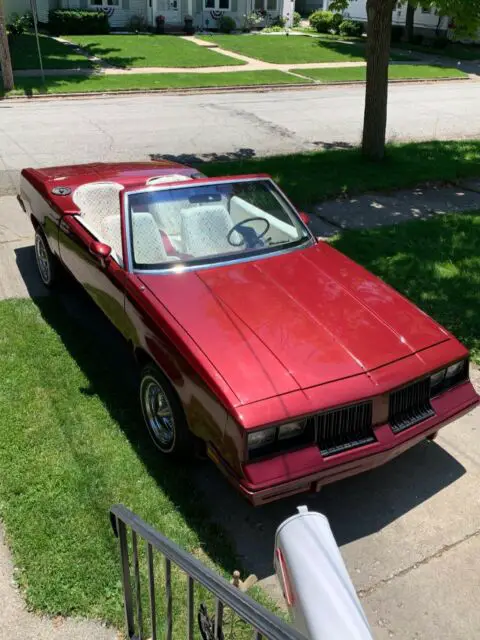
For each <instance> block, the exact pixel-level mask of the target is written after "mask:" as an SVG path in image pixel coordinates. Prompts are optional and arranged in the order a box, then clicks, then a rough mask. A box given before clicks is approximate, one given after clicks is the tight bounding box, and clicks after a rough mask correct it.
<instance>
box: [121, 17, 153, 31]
mask: <svg viewBox="0 0 480 640" xmlns="http://www.w3.org/2000/svg"><path fill="white" fill-rule="evenodd" d="M126 27H127V31H132V32H133V33H135V32H136V31H148V30H149V25H148V22H147V21H146V20H145V18H144V17H143V16H132V17H131V18H130V20H129V21H128V22H127V25H126Z"/></svg>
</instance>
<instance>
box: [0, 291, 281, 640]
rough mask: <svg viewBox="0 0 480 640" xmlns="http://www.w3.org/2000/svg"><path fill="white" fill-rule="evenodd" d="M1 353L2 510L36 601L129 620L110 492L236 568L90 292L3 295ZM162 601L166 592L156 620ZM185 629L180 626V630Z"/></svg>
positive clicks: (179, 582)
mask: <svg viewBox="0 0 480 640" xmlns="http://www.w3.org/2000/svg"><path fill="white" fill-rule="evenodd" d="M72 286H73V285H72ZM84 298H85V300H84ZM0 360H1V362H2V384H1V386H0V416H1V418H0V468H1V469H2V481H1V482H0V517H1V519H2V520H3V523H4V526H5V530H6V534H7V538H8V542H9V544H10V547H11V549H12V552H13V556H14V561H15V565H16V567H17V572H16V579H17V580H18V582H19V584H20V586H21V588H22V589H23V590H24V593H25V596H26V600H27V604H28V605H29V607H31V608H33V609H35V610H38V611H41V612H43V613H46V614H50V615H79V616H86V617H90V618H100V619H103V620H105V621H107V622H110V623H113V624H116V625H119V626H121V625H122V621H123V612H122V598H121V585H120V581H119V578H120V570H119V558H118V547H117V542H116V540H115V538H114V536H113V534H112V531H111V528H110V523H109V517H108V511H109V508H110V506H111V505H112V504H115V503H123V504H125V505H126V506H127V507H129V508H130V509H132V510H134V511H135V512H136V513H138V515H139V516H140V517H142V518H144V519H145V520H147V522H149V523H151V524H152V525H153V526H155V527H157V528H158V529H159V530H160V531H162V532H163V533H164V534H166V535H167V536H169V537H170V538H171V539H173V540H174V541H176V542H177V543H178V544H179V545H180V546H181V547H183V548H185V549H187V550H189V551H191V552H192V553H194V554H195V555H196V556H197V557H199V558H201V559H202V560H204V561H206V562H207V563H208V564H209V565H210V566H212V567H214V568H216V569H217V570H219V571H220V572H222V573H228V574H230V575H231V572H232V571H233V569H235V568H237V567H236V564H237V563H236V560H235V555H234V553H233V551H232V549H231V547H230V545H229V542H228V540H226V538H225V536H224V534H223V532H222V531H221V530H220V529H219V528H217V527H216V526H214V525H213V524H211V522H210V520H209V512H208V509H207V508H206V504H205V498H204V496H203V495H200V494H199V492H198V491H197V490H196V487H195V483H194V482H192V476H193V468H192V464H193V463H192V464H190V465H179V464H178V463H177V464H174V463H173V462H171V461H167V460H166V459H164V458H162V457H161V456H159V455H158V454H157V453H155V451H154V448H153V446H152V445H151V442H150V440H149V438H148V436H147V435H146V433H145V430H144V428H143V425H142V419H141V416H140V411H139V407H138V403H137V392H136V380H135V377H134V375H133V374H132V371H134V370H135V369H134V364H133V362H132V361H130V359H129V355H128V354H127V351H126V348H125V346H124V343H123V341H122V340H121V339H120V337H119V336H118V335H117V334H115V333H114V332H113V330H112V328H111V326H110V325H109V323H108V321H107V320H106V319H105V318H104V317H103V316H102V314H101V313H100V312H99V311H98V309H96V308H95V307H94V305H93V303H92V302H90V301H89V300H88V299H86V295H85V294H83V293H82V292H81V291H77V289H74V290H73V291H72V290H69V291H68V293H67V292H64V295H62V296H52V297H48V298H41V299H38V300H37V301H36V302H34V301H32V300H13V301H12V300H9V301H3V302H1V303H0ZM193 477H194V476H193ZM272 544H273V540H272ZM141 547H142V548H143V544H142V545H141ZM142 557H143V556H142ZM142 565H143V560H142ZM158 569H159V575H160V574H161V571H160V569H161V567H160V566H159V567H158ZM146 584H147V583H146V582H143V586H144V589H143V592H144V595H145V596H146V593H147V588H146ZM160 584H162V583H161V582H160V581H159V582H158V586H157V588H158V589H159V594H158V596H159V598H158V599H159V600H162V594H161V589H160V586H159V585H160ZM173 590H174V619H175V618H176V620H177V621H176V622H175V625H180V624H183V623H184V620H185V607H184V601H185V600H184V598H185V578H184V577H182V576H181V574H178V573H176V572H174V582H173ZM202 597H203V596H202ZM262 598H263V601H264V602H265V600H266V598H265V597H264V596H262ZM199 602H200V600H199V599H198V600H197V604H198V603H199ZM144 610H145V611H147V610H148V605H146V606H145V609H144ZM163 613H164V612H163V610H162V609H161V607H160V602H159V612H158V614H159V616H160V619H161V621H162V620H163V619H164V616H163ZM184 629H185V627H183V629H181V630H180V627H179V626H178V627H177V626H176V627H175V628H174V637H181V635H182V634H183V633H184ZM160 635H163V634H160ZM159 637H160V636H159ZM240 637H242V638H243V637H245V636H244V635H242V634H240ZM248 637H251V632H250V634H249V636H248Z"/></svg>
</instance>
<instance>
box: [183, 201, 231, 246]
mask: <svg viewBox="0 0 480 640" xmlns="http://www.w3.org/2000/svg"><path fill="white" fill-rule="evenodd" d="M232 227H233V223H232V219H231V218H230V215H229V213H228V211H227V209H226V208H225V207H224V206H223V204H208V205H201V206H198V207H192V208H190V209H182V212H181V232H182V241H183V249H184V251H185V253H189V254H190V255H192V256H195V257H197V256H198V257H201V256H208V255H211V254H218V253H228V252H230V251H237V250H238V248H235V247H232V245H231V244H229V242H228V240H227V235H228V233H229V231H230V230H231V228H232ZM232 240H233V242H237V243H238V242H240V240H241V236H239V234H238V233H236V232H235V233H234V234H232Z"/></svg>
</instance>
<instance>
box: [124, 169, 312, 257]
mask: <svg viewBox="0 0 480 640" xmlns="http://www.w3.org/2000/svg"><path fill="white" fill-rule="evenodd" d="M127 213H128V217H127V219H128V225H129V236H130V252H131V256H132V262H133V267H134V268H136V269H158V268H160V269H163V268H169V269H170V268H174V267H176V266H177V267H180V266H182V265H189V266H190V265H202V264H212V263H217V264H218V263H222V262H227V261H229V260H232V259H238V258H241V257H253V256H258V255H262V254H268V253H272V252H275V251H278V250H281V249H284V248H293V247H297V246H300V245H302V244H304V243H305V242H307V241H310V240H311V236H310V234H309V233H308V231H307V230H306V228H305V226H304V225H303V223H302V222H301V221H300V220H299V218H298V215H297V213H296V212H295V211H294V210H292V207H291V206H290V205H289V204H288V202H286V200H285V199H284V197H283V196H282V194H281V192H280V191H279V190H278V189H277V188H276V187H275V186H274V184H273V183H272V182H271V181H270V180H267V179H252V180H238V181H231V182H230V181H229V182H225V181H222V182H217V183H204V184H198V185H195V186H192V183H191V182H189V185H188V186H180V187H174V188H168V187H167V188H161V189H154V190H148V191H142V192H138V193H131V194H129V196H128V206H127Z"/></svg>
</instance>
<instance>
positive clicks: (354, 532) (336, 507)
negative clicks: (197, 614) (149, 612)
mask: <svg viewBox="0 0 480 640" xmlns="http://www.w3.org/2000/svg"><path fill="white" fill-rule="evenodd" d="M32 239H33V234H32V231H31V228H30V225H29V223H28V221H26V219H25V216H24V214H23V213H22V212H21V211H20V208H19V207H18V204H17V203H16V201H15V199H14V198H13V197H4V198H0V297H3V298H5V297H24V296H27V295H32V296H38V295H43V294H45V293H46V291H45V289H44V288H43V287H42V285H41V284H40V283H39V280H38V277H37V274H36V272H35V267H34V263H33V259H34V253H33V248H32ZM79 304H83V303H81V302H80V303H79ZM85 304H87V303H85ZM86 309H87V311H86V312H87V313H88V314H89V318H90V320H91V321H93V318H92V317H91V314H92V313H98V314H99V322H98V323H95V324H96V326H97V327H98V326H101V325H102V320H103V319H102V318H100V315H101V314H100V312H99V311H96V310H95V309H94V308H93V304H92V305H91V306H88V307H86ZM77 312H78V310H77ZM77 319H78V318H77ZM103 323H104V324H105V321H103ZM107 331H109V329H108V328H107ZM112 333H113V332H112ZM115 336H116V334H115ZM115 336H113V339H114V340H117V339H118V338H116V337H115ZM475 376H476V381H477V388H478V389H479V390H480V377H479V376H478V373H477V372H475ZM479 422H480V410H476V411H475V412H473V413H471V414H470V415H467V416H465V417H464V418H462V419H461V420H459V421H458V422H457V423H455V424H453V425H450V426H449V427H447V428H446V429H445V430H444V431H442V433H441V435H440V437H439V438H438V440H437V441H436V442H424V443H422V444H420V445H418V446H416V447H415V448H414V449H411V450H410V451H408V452H407V453H405V454H403V455H402V456H400V457H399V458H397V459H395V460H394V461H392V462H390V463H389V464H388V465H386V466H384V467H382V468H379V469H376V470H374V471H371V472H368V473H365V474H363V475H361V476H357V477H356V478H351V479H348V480H345V481H343V482H339V483H337V484H335V485H330V486H328V487H326V488H324V489H323V490H322V492H321V493H320V494H317V495H313V496H312V495H307V496H297V497H295V498H292V499H288V500H284V501H282V502H279V503H274V504H272V505H267V506H265V507H263V508H260V509H253V508H251V507H250V506H249V505H247V504H246V503H245V502H244V501H243V500H242V499H241V498H240V497H239V496H238V495H237V494H236V493H235V492H234V491H233V490H232V489H231V488H230V487H229V486H228V485H227V483H226V482H225V480H224V479H223V478H222V477H220V475H219V474H218V473H217V472H216V470H215V469H214V468H213V467H212V466H211V465H210V464H207V463H205V464H203V465H201V466H200V467H197V468H195V469H194V471H193V472H192V473H193V474H194V477H195V482H197V483H198V485H199V486H200V487H201V488H202V490H203V491H204V493H205V497H206V500H208V501H209V502H210V503H211V505H212V511H213V514H214V518H215V519H216V520H217V521H218V522H219V524H221V525H222V526H223V527H224V528H225V529H226V530H227V531H228V532H229V533H230V535H231V537H232V539H233V540H234V542H235V544H236V547H237V551H238V554H239V555H240V556H241V557H242V559H243V563H244V565H245V567H246V568H247V570H248V571H249V572H252V573H255V574H256V575H257V576H258V577H259V578H260V579H261V580H262V584H263V586H264V587H265V588H266V589H268V590H269V591H270V593H271V594H272V596H273V597H274V598H281V596H280V594H279V589H278V585H277V584H276V581H275V579H273V578H272V577H271V575H272V551H273V540H274V533H275V529H276V527H277V525H278V524H279V523H280V522H281V521H282V520H283V519H284V518H285V517H288V516H289V515H291V514H293V513H294V511H295V508H296V506H297V505H299V504H307V505H308V507H309V508H310V509H312V510H318V511H322V512H323V513H325V514H326V515H327V516H328V517H329V519H330V523H331V525H332V529H333V531H334V534H335V536H336V539H337V542H338V544H339V545H340V547H341V551H342V554H343V557H344V559H345V562H346V565H347V568H348V570H349V572H350V575H351V576H352V579H353V581H354V584H355V586H356V588H357V590H358V591H359V594H360V596H361V599H362V602H363V605H364V607H365V610H366V613H367V616H368V619H369V620H370V623H371V625H372V628H373V631H374V635H375V637H376V638H379V639H383V638H399V639H402V640H403V639H405V640H407V639H408V640H414V639H420V638H422V639H423V638H425V639H428V640H430V639H431V640H433V639H434V638H435V639H436V640H447V639H449V640H457V639H459V638H472V639H473V638H476V637H477V635H478V632H479V631H480V607H479V606H478V603H479V602H480V579H479V576H480V560H479V558H480V535H479V534H480V491H479V487H480V437H479V436H480V425H479ZM206 551H207V552H208V549H206ZM1 618H2V614H1V612H0V624H1ZM27 622H28V624H30V622H31V620H30V619H29V620H27ZM12 637H19V638H20V637H21V636H12ZM25 637H28V638H30V637H32V640H33V637H35V636H30V635H26V636H25ZM38 637H40V636H38ZM42 637H43V636H42ZM45 637H46V636H45ZM82 637H83V636H82ZM99 637H100V636H99ZM110 637H111V636H110ZM332 640H333V639H332Z"/></svg>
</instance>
